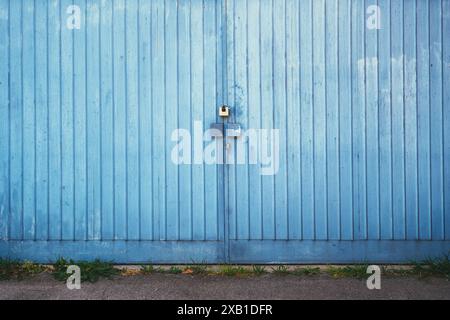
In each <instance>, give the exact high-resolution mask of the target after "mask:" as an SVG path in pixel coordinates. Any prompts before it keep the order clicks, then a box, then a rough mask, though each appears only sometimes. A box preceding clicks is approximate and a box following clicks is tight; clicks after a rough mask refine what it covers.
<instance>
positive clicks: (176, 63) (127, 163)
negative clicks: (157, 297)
mask: <svg viewBox="0 0 450 320" xmlns="http://www.w3.org/2000/svg"><path fill="white" fill-rule="evenodd" d="M72 5H76V6H78V7H79V9H80V14H81V15H80V17H81V21H80V29H74V30H71V29H69V28H68V27H67V23H68V19H69V24H70V15H71V14H72V13H71V11H70V10H69V11H68V8H69V7H70V6H72ZM374 5H375V6H378V7H379V10H380V15H381V16H380V23H381V25H380V28H379V29H372V28H368V25H367V23H368V19H370V16H371V15H373V12H374V11H373V6H374ZM370 8H372V9H370ZM449 39H450V1H449V0H430V1H427V0H403V1H401V0H398V1H394V0H216V1H212V0H211V1H210V0H186V1H182V0H75V1H73V0H48V1H46V0H17V1H16V0H0V257H3V256H11V257H17V258H27V259H33V258H34V259H37V260H42V261H44V260H45V261H48V260H51V259H55V258H57V256H59V255H62V254H67V255H68V256H70V257H78V258H85V259H92V258H96V257H99V256H100V257H102V258H105V259H117V261H118V262H144V261H145V262H148V261H151V262H191V260H192V259H193V257H195V258H197V259H199V260H203V259H209V260H208V262H224V261H225V262H226V261H233V262H246V263H248V262H285V261H287V262H303V261H308V262H336V261H337V262H349V261H356V260H362V259H365V260H371V259H372V258H373V259H374V260H376V261H391V262H392V261H393V262H397V261H401V260H407V259H412V258H420V257H423V256H424V255H425V254H428V253H442V252H444V251H446V250H448V247H449V240H450V216H449V215H450V197H449V194H450V138H449V137H450V90H448V88H450V40H449ZM222 103H225V104H228V105H230V106H231V108H232V116H231V117H230V119H228V120H225V121H229V122H236V123H239V124H241V125H242V127H243V129H249V128H253V129H259V128H262V129H273V128H275V129H279V130H280V131H279V132H280V142H281V144H280V150H279V151H280V152H279V157H280V158H279V160H280V167H279V171H278V173H277V174H276V175H273V176H262V175H261V171H260V169H261V168H260V166H258V165H248V164H246V165H233V164H227V165H205V164H193V165H180V166H179V165H176V164H175V163H174V162H173V161H172V159H171V156H172V150H173V147H174V146H175V145H176V142H175V141H172V133H173V131H174V130H175V129H177V128H182V129H187V130H188V131H190V133H191V134H195V132H194V131H195V123H196V121H199V122H198V123H200V127H201V128H200V129H202V130H205V129H206V128H209V126H210V124H211V123H216V122H221V121H222V119H219V118H218V117H217V115H216V111H217V107H218V106H219V105H221V104H222ZM227 141H228V140H227ZM194 144H195V142H194V141H192V145H191V146H192V147H194ZM205 144H206V142H205V143H204V144H203V145H202V146H203V147H204V146H205ZM225 149H226V150H228V152H229V153H231V154H229V156H230V155H233V153H232V151H233V150H232V149H233V147H231V148H230V149H228V148H225ZM191 157H192V160H194V152H192V153H191ZM60 240H66V241H60ZM86 240H89V241H86ZM100 240H101V241H100ZM278 240H280V241H278ZM284 240H289V241H284ZM421 240H434V241H421ZM440 240H444V241H440Z"/></svg>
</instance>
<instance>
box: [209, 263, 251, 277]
mask: <svg viewBox="0 0 450 320" xmlns="http://www.w3.org/2000/svg"><path fill="white" fill-rule="evenodd" d="M251 273H252V272H251V270H248V269H246V268H244V267H242V266H232V265H224V266H222V267H221V268H220V270H219V272H218V273H217V274H219V275H223V276H229V277H234V276H246V275H251Z"/></svg>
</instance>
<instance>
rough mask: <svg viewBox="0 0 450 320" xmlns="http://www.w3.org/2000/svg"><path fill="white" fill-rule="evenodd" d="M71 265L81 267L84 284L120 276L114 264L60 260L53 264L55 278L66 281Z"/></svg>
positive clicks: (97, 261)
mask: <svg viewBox="0 0 450 320" xmlns="http://www.w3.org/2000/svg"><path fill="white" fill-rule="evenodd" d="M70 265H76V266H78V267H80V271H81V281H82V282H91V283H93V282H97V281H98V280H99V279H101V278H106V279H111V278H112V277H113V276H115V275H118V274H120V270H118V269H116V268H114V266H113V264H112V263H109V262H103V261H100V260H95V261H92V262H88V261H73V260H68V261H67V260H65V259H64V258H60V259H58V260H57V261H56V262H55V263H54V264H53V276H54V277H55V279H56V280H59V281H66V280H67V278H68V277H69V276H70V274H68V273H67V268H68V267H69V266H70Z"/></svg>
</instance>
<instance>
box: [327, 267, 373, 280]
mask: <svg viewBox="0 0 450 320" xmlns="http://www.w3.org/2000/svg"><path fill="white" fill-rule="evenodd" d="M367 267H368V266H367V265H350V266H345V267H334V266H330V267H328V268H327V269H326V273H327V274H328V275H330V276H332V277H333V278H357V279H364V278H367V277H368V274H367Z"/></svg>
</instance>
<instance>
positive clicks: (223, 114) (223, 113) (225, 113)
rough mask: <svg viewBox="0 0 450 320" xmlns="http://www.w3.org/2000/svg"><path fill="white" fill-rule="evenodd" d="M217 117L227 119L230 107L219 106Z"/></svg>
mask: <svg viewBox="0 0 450 320" xmlns="http://www.w3.org/2000/svg"><path fill="white" fill-rule="evenodd" d="M219 116H221V117H223V118H226V117H229V116H230V107H228V106H225V105H223V106H221V107H220V108H219Z"/></svg>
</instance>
